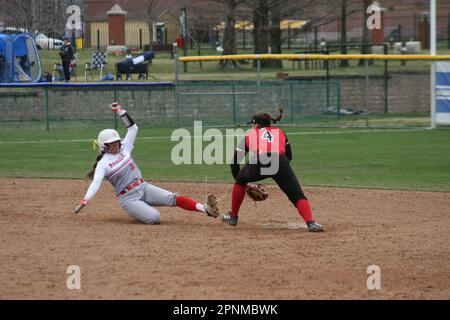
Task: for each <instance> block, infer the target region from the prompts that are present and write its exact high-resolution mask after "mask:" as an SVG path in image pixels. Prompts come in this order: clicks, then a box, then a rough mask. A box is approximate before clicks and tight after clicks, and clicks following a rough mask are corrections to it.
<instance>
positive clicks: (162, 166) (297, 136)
mask: <svg viewBox="0 0 450 320" xmlns="http://www.w3.org/2000/svg"><path fill="white" fill-rule="evenodd" d="M102 128H103V127H95V128H94V127H87V128H85V129H83V130H82V131H80V130H77V129H66V130H58V129H55V130H52V131H50V132H46V131H32V130H30V131H22V130H20V131H19V130H13V129H11V128H9V129H6V128H3V129H0V145H1V148H2V157H1V158H0V168H1V169H0V176H1V177H45V178H71V179H72V178H75V179H80V178H83V175H84V173H85V172H86V171H88V170H89V169H90V167H91V165H92V163H93V161H94V159H95V157H96V155H97V151H94V150H93V148H92V139H93V138H95V137H96V135H97V133H98V131H99V130H100V129H102ZM172 130H173V129H168V128H160V129H141V130H140V132H139V135H138V139H137V140H136V145H135V150H134V153H133V157H134V159H135V160H136V162H137V164H138V165H139V167H140V169H141V171H142V173H143V175H144V177H145V178H146V179H147V180H176V181H205V179H206V178H207V179H208V181H226V182H231V181H232V177H231V174H230V169H229V165H226V164H215V165H194V164H191V165H178V166H177V165H174V164H173V163H172V161H171V150H172V148H173V146H175V145H176V144H177V142H172V141H171V140H170V135H171V134H172ZM285 131H286V132H287V134H288V137H289V139H290V141H291V143H292V145H293V156H294V159H293V161H292V166H293V167H294V170H295V172H296V173H297V175H298V177H299V180H300V182H301V183H302V184H303V185H307V186H339V187H358V188H383V189H405V190H430V191H446V192H450V148H449V141H450V130H415V131H414V130H363V129H359V130H351V129H345V130H343V129H310V128H296V127H290V128H286V130H285ZM120 132H121V134H124V130H123V129H121V130H120ZM74 140H78V141H74ZM207 144H209V142H204V146H206V145H207ZM224 153H225V152H224ZM224 158H226V156H224Z"/></svg>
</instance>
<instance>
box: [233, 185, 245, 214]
mask: <svg viewBox="0 0 450 320" xmlns="http://www.w3.org/2000/svg"><path fill="white" fill-rule="evenodd" d="M244 197H245V186H241V185H240V184H236V183H235V184H234V186H233V195H232V199H231V215H232V216H234V217H237V215H238V212H239V208H240V207H241V204H242V201H244Z"/></svg>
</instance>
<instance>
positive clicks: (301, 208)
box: [297, 199, 313, 222]
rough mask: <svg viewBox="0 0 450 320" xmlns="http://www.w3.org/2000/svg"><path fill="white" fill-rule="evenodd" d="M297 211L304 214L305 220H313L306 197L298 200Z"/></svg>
mask: <svg viewBox="0 0 450 320" xmlns="http://www.w3.org/2000/svg"><path fill="white" fill-rule="evenodd" d="M297 211H298V213H299V214H300V215H301V216H302V218H303V220H305V222H309V221H312V220H313V214H312V210H311V206H310V205H309V201H308V200H306V199H301V200H298V201H297Z"/></svg>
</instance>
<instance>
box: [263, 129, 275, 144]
mask: <svg viewBox="0 0 450 320" xmlns="http://www.w3.org/2000/svg"><path fill="white" fill-rule="evenodd" d="M262 138H263V139H264V140H267V142H272V141H273V135H272V134H271V133H270V131H265V132H264V133H263V135H262Z"/></svg>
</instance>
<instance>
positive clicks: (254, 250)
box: [0, 179, 450, 299]
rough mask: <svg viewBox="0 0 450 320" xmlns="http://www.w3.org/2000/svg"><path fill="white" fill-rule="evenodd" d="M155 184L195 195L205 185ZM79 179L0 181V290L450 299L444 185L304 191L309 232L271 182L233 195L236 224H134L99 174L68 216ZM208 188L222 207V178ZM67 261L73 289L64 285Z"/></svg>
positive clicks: (7, 295) (449, 206)
mask: <svg viewBox="0 0 450 320" xmlns="http://www.w3.org/2000/svg"><path fill="white" fill-rule="evenodd" d="M155 184H157V185H158V186H160V187H163V188H167V189H169V190H171V191H174V192H178V193H180V194H184V195H187V196H191V197H193V198H195V199H200V200H202V201H203V199H204V195H205V185H204V184H197V183H167V182H161V183H155ZM87 186H88V182H85V181H76V180H43V179H0V299H371V298H374V299H449V298H450V232H449V230H450V194H449V193H433V192H405V191H381V190H362V189H335V188H305V193H306V195H307V196H308V197H309V199H310V201H311V203H312V206H313V210H314V212H315V213H316V218H317V220H318V221H319V222H320V223H322V224H323V225H324V226H325V228H326V232H325V233H323V234H312V233H308V232H307V230H306V229H305V226H304V224H303V222H302V220H301V219H300V218H299V216H298V215H297V213H296V210H295V209H294V208H293V207H292V206H291V204H290V203H289V202H288V201H287V199H286V198H285V196H284V195H283V194H282V193H281V191H279V190H278V189H277V188H276V187H275V186H269V187H268V188H269V191H270V197H269V199H268V200H267V201H266V202H265V203H262V204H258V207H257V208H256V207H255V206H254V204H253V203H251V201H249V200H248V199H247V200H246V201H244V204H243V207H242V211H241V214H240V219H239V225H238V227H236V228H233V227H230V226H228V225H225V224H223V223H221V222H220V221H219V220H218V219H217V220H216V219H212V218H209V217H206V216H204V215H202V214H199V213H192V212H186V211H183V210H181V209H178V208H161V209H160V211H161V225H158V226H149V225H143V224H140V223H137V222H136V221H134V220H133V219H131V218H129V217H128V215H127V214H126V213H125V212H124V211H122V209H121V208H120V207H119V204H118V201H117V200H116V199H115V197H114V195H113V191H112V188H111V186H110V185H109V184H108V183H104V185H103V188H102V189H101V191H100V192H99V194H98V195H97V197H96V198H95V199H94V201H93V202H92V203H91V204H90V205H89V206H88V207H86V208H85V209H84V210H83V211H82V212H81V213H80V214H79V215H74V214H73V213H72V210H73V208H74V207H75V206H76V205H77V204H78V202H79V200H80V199H81V198H82V196H83V194H84V192H85V190H86V188H87ZM208 189H209V191H212V192H214V193H216V194H217V195H218V197H219V198H220V197H222V196H223V199H222V200H221V201H220V203H219V204H220V205H221V207H222V208H223V211H225V210H228V209H229V205H230V185H225V184H209V185H208ZM283 226H289V227H291V228H283ZM274 227H275V228H274ZM277 227H279V228H278V229H277ZM69 265H77V266H79V267H80V269H81V290H69V289H67V287H66V281H67V277H68V274H67V273H66V270H67V267H68V266H69ZM369 265H378V266H379V267H380V269H381V289H380V290H371V291H369V290H368V289H367V285H366V283H367V278H368V277H369V274H367V268H368V266H369Z"/></svg>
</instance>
